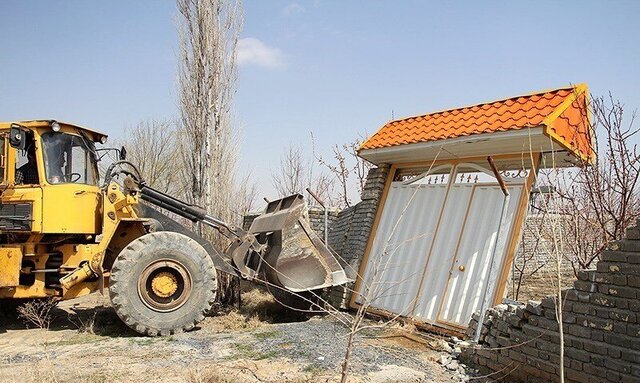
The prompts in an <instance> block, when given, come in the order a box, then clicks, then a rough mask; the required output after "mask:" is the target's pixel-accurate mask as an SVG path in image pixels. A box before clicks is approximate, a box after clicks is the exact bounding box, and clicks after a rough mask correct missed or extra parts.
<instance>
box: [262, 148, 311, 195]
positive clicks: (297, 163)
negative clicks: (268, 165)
mask: <svg viewBox="0 0 640 383" xmlns="http://www.w3.org/2000/svg"><path fill="white" fill-rule="evenodd" d="M311 165H312V164H311V163H310V161H308V160H307V159H306V158H305V156H304V154H303V150H302V148H300V147H299V146H294V145H289V146H288V147H287V149H286V151H285V153H284V154H283V155H282V156H281V157H280V167H279V168H278V170H277V171H276V172H274V173H272V174H271V183H272V184H273V187H274V188H275V189H276V191H277V192H278V193H279V194H280V196H287V195H290V194H296V193H297V194H302V193H303V192H304V189H305V188H307V187H309V186H310V185H309V182H310V179H309V178H310V177H311V176H310V173H311Z"/></svg>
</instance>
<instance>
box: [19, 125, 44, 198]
mask: <svg viewBox="0 0 640 383" xmlns="http://www.w3.org/2000/svg"><path fill="white" fill-rule="evenodd" d="M25 140H26V144H25V148H24V150H19V149H16V171H15V183H16V185H37V184H39V183H40V180H39V178H38V165H37V162H36V147H35V140H34V138H33V133H27V134H26V137H25Z"/></svg>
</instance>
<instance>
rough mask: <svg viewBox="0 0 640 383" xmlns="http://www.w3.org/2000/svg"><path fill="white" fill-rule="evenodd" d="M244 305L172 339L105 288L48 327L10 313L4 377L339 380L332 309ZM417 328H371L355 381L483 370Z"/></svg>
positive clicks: (450, 376) (56, 314)
mask: <svg viewBox="0 0 640 383" xmlns="http://www.w3.org/2000/svg"><path fill="white" fill-rule="evenodd" d="M243 302H244V304H243V306H242V308H241V309H240V310H238V309H231V310H229V309H227V310H221V311H219V312H218V313H216V314H214V315H212V316H210V317H207V318H206V319H205V321H204V322H203V323H201V325H200V326H199V328H197V329H195V330H194V331H191V332H188V333H184V334H179V335H175V336H171V337H164V338H162V337H158V338H148V337H142V336H139V335H138V334H136V333H135V332H133V331H131V330H130V329H129V328H128V327H127V326H126V325H124V324H123V323H122V322H120V320H119V319H118V317H117V316H116V314H115V312H114V311H113V309H112V308H111V307H110V304H109V301H108V299H106V298H104V297H102V296H101V295H99V294H94V295H91V296H88V297H84V298H80V299H78V300H75V301H70V302H63V303H61V304H59V305H58V306H57V307H56V308H54V309H52V310H51V323H50V325H49V327H48V329H40V328H34V327H35V326H34V325H33V324H30V323H25V320H24V319H23V318H13V317H10V316H9V317H7V316H4V317H0V321H1V323H0V359H1V360H0V381H3V382H4V381H7V382H9V381H11V382H15V381H33V382H35V381H38V382H41V381H52V382H71V381H74V382H76V381H83V382H190V383H199V382H334V381H338V380H339V371H340V365H341V363H342V357H343V355H344V350H345V345H346V340H347V337H346V334H347V330H346V328H345V327H344V326H343V325H341V324H340V323H338V322H337V321H336V320H335V319H333V318H332V317H331V316H328V315H325V316H313V317H307V316H303V315H300V314H298V313H295V312H290V311H284V310H283V309H282V308H280V307H279V306H278V305H277V304H275V302H273V300H272V299H271V298H270V297H269V296H268V295H267V294H265V293H264V292H262V291H260V290H258V289H253V290H249V291H247V292H245V293H244V294H243ZM371 324H375V322H372V323H371ZM407 334H409V333H408V332H407V331H406V329H403V328H400V327H398V326H396V327H393V328H384V329H372V330H366V331H363V332H361V333H360V335H359V336H358V337H357V343H356V349H355V351H354V357H353V361H352V363H353V364H352V366H353V368H352V370H353V374H352V376H351V378H350V380H349V381H350V382H461V381H467V380H469V374H473V371H471V370H469V369H465V367H464V366H462V365H458V364H457V363H456V364H455V367H452V365H449V366H447V367H443V365H442V364H441V362H439V361H441V360H442V359H443V358H447V357H448V358H449V359H450V358H451V357H450V355H449V354H448V353H447V352H444V351H439V350H438V348H439V347H441V345H442V344H443V340H442V339H439V338H436V337H435V336H432V335H429V334H418V335H416V334H410V335H407ZM445 348H446V345H445ZM474 379H476V378H474ZM476 381H481V380H477V379H476Z"/></svg>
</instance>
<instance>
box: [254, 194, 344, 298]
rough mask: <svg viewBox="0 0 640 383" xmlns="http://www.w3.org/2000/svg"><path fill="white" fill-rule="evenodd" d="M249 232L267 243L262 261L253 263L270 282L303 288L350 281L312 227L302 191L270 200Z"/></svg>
mask: <svg viewBox="0 0 640 383" xmlns="http://www.w3.org/2000/svg"><path fill="white" fill-rule="evenodd" d="M249 233H250V234H251V235H253V236H255V238H256V240H257V241H258V242H259V243H260V244H263V245H266V249H265V251H264V253H263V256H262V257H261V259H260V263H262V264H261V265H257V264H254V265H253V266H254V267H256V269H261V270H262V272H263V273H264V274H263V275H264V278H266V280H267V281H268V282H269V283H273V284H275V285H278V286H281V287H283V288H285V289H286V290H289V291H291V292H303V291H310V290H317V289H321V288H325V287H331V286H337V285H341V284H344V283H347V282H349V281H350V280H349V279H348V278H347V276H346V274H345V272H344V269H343V268H342V266H341V265H340V264H339V263H338V261H337V259H336V258H335V257H334V256H333V254H332V253H331V251H330V250H329V248H328V247H327V246H326V245H325V243H324V242H322V240H320V238H319V237H318V235H317V234H316V233H315V232H314V231H313V230H312V229H311V226H310V224H309V219H308V215H307V206H306V204H305V202H304V198H303V197H302V196H301V195H299V194H294V195H291V196H289V197H286V198H283V199H279V200H276V201H272V202H269V204H268V205H267V208H266V210H265V212H264V213H263V214H261V215H260V216H258V217H256V218H255V219H254V221H253V223H252V224H251V227H250V228H249ZM254 263H255V261H254ZM264 263H266V264H264Z"/></svg>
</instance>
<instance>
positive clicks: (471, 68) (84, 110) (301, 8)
mask: <svg viewBox="0 0 640 383" xmlns="http://www.w3.org/2000/svg"><path fill="white" fill-rule="evenodd" d="M244 6H245V28H244V31H243V33H242V38H243V40H242V51H241V59H242V63H241V64H242V65H241V67H240V72H239V83H238V93H237V97H236V114H237V119H238V121H239V123H240V125H241V126H242V127H243V138H242V160H241V166H240V168H241V170H242V171H246V170H248V169H252V173H253V174H254V176H255V179H256V181H257V182H258V183H260V184H261V188H260V189H261V191H262V192H261V194H264V195H267V196H270V195H271V194H272V193H273V192H272V187H271V185H270V182H271V181H270V174H271V171H272V169H273V170H275V169H277V167H278V162H279V156H280V154H281V153H282V151H283V150H284V148H285V147H286V146H288V145H289V144H290V143H293V144H299V145H302V146H304V147H307V148H308V147H310V132H313V133H314V136H315V137H316V141H317V143H316V146H317V147H318V148H320V150H321V151H328V149H329V148H330V146H331V145H332V144H336V143H343V142H348V141H351V140H353V139H354V138H356V137H357V136H358V135H359V134H362V133H364V132H367V133H373V132H374V131H375V130H376V129H378V128H379V127H380V126H382V125H383V124H384V123H385V122H386V121H387V120H389V119H390V118H391V116H392V113H393V114H394V115H395V116H396V117H401V116H407V115H414V114H421V113H426V112H429V111H434V110H439V109H448V108H452V107H456V106H462V105H468V104H474V103H478V102H482V101H488V100H493V99H499V98H504V97H507V96H513V95H517V94H521V93H528V92H531V91H535V90H542V89H547V88H554V87H559V86H564V85H566V84H569V83H580V82H587V83H588V84H589V86H590V89H591V91H592V93H594V94H606V93H607V92H609V91H611V92H612V93H613V94H614V96H615V97H616V98H618V99H620V100H621V101H622V102H623V103H624V104H625V105H626V107H627V110H629V111H631V110H634V109H637V108H638V107H640V91H639V90H640V76H639V74H640V73H639V69H638V68H640V44H638V41H640V23H638V22H637V20H638V18H639V17H640V2H637V1H599V2H598V1H565V2H556V1H526V2H525V1H484V2H471V1H469V2H463V1H460V2H456V3H453V2H446V3H445V2H437V3H436V2H427V1H386V2H382V1H369V2H364V1H359V2H356V1H351V2H343V1H326V0H318V1H246V2H245V4H244ZM175 19H176V11H175V4H174V2H173V1H169V0H166V1H158V0H148V1H133V2H132V1H123V0H112V1H101V2H98V1H15V0H3V1H1V2H0V20H2V22H1V23H0V120H15V119H30V118H57V119H60V120H65V121H71V122H76V123H79V124H83V125H86V126H90V127H93V128H95V129H97V130H101V131H105V132H107V133H109V134H110V135H111V136H120V135H122V134H123V132H124V128H125V127H127V126H131V125H133V124H135V123H137V122H139V121H141V120H145V119H150V118H156V119H162V118H168V117H172V116H175V115H177V100H176V81H175V78H176V65H177V56H178V55H177V52H178V51H177V43H178V39H177V33H176V28H175Z"/></svg>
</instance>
